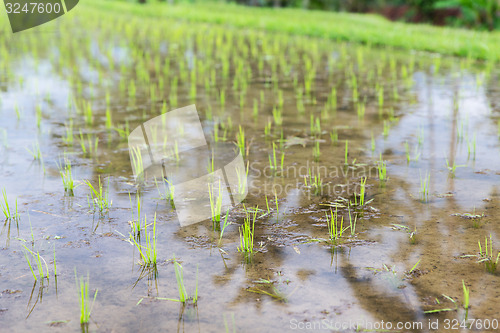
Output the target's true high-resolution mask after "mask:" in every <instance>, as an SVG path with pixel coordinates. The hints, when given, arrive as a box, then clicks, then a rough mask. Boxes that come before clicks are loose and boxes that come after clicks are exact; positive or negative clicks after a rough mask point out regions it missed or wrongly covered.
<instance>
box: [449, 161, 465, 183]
mask: <svg viewBox="0 0 500 333" xmlns="http://www.w3.org/2000/svg"><path fill="white" fill-rule="evenodd" d="M445 160H446V168H447V169H448V171H449V174H450V177H451V178H455V171H456V169H457V168H459V167H463V166H465V165H456V164H455V161H453V163H452V164H451V165H450V163H449V162H448V159H445Z"/></svg>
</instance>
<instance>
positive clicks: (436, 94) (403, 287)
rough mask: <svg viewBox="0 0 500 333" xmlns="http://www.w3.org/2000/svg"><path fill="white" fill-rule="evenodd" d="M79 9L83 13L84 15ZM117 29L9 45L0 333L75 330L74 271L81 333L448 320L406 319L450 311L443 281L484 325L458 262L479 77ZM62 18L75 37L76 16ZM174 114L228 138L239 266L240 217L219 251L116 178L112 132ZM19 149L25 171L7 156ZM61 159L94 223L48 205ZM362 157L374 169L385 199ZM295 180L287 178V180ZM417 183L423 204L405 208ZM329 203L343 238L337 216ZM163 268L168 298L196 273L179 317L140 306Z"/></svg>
mask: <svg viewBox="0 0 500 333" xmlns="http://www.w3.org/2000/svg"><path fill="white" fill-rule="evenodd" d="M82 12H84V13H87V14H89V13H90V14H93V15H94V14H95V15H97V16H96V17H99V15H98V14H97V13H94V11H93V10H92V9H88V8H85V7H84V8H82ZM137 20H138V19H137ZM137 20H136V19H133V20H131V21H130V28H127V29H124V31H123V32H121V33H116V34H114V35H113V36H114V38H115V39H113V40H110V39H109V38H107V37H109V35H110V34H111V31H112V30H113V31H116V29H114V28H115V25H117V26H121V25H123V26H125V22H126V21H127V20H125V19H124V18H121V17H119V16H117V17H116V18H112V19H110V20H109V21H106V20H102V21H100V22H97V21H95V20H91V21H90V23H92V24H93V26H92V28H90V27H89V29H88V31H87V32H85V33H83V32H81V34H82V35H81V36H78V38H79V39H78V41H79V43H82V44H83V45H86V46H87V49H85V48H80V50H81V52H80V53H77V52H75V51H76V50H78V48H77V47H76V46H75V45H74V44H73V43H75V42H71V41H68V40H69V39H68V38H67V37H68V36H66V35H65V32H62V35H61V38H60V39H58V40H54V41H50V42H47V41H45V42H44V41H38V42H37V41H32V44H26V45H28V46H26V47H24V48H21V47H20V45H23V44H22V43H23V42H26V40H19V41H16V40H12V41H10V43H11V44H9V51H11V52H12V57H10V58H9V59H8V64H9V66H8V68H9V71H8V73H7V74H8V75H5V74H4V73H2V75H1V77H2V78H5V80H3V79H2V86H1V87H2V90H1V91H0V101H1V103H0V115H1V117H2V118H1V119H2V120H1V122H0V161H1V164H0V187H1V188H5V189H6V192H7V193H8V197H9V200H10V199H12V200H14V199H15V198H18V201H19V211H20V214H21V220H20V222H19V224H17V223H16V225H14V223H15V222H14V221H5V222H4V223H3V227H2V231H1V234H0V242H1V244H2V256H0V276H1V279H0V292H1V299H2V306H1V308H2V309H3V308H6V309H7V311H2V312H1V313H0V324H1V325H2V327H7V328H8V329H9V330H11V331H23V330H28V329H30V330H31V329H42V330H43V329H44V328H45V327H49V326H53V325H55V324H54V323H56V322H57V323H58V324H57V325H59V326H62V327H65V329H69V327H71V329H75V328H76V329H78V320H77V318H78V298H77V297H78V296H77V289H76V285H75V282H74V275H73V270H74V267H78V271H85V270H87V271H89V273H90V276H91V280H92V286H93V287H94V288H96V289H97V288H98V289H99V295H98V298H97V300H96V304H95V308H94V312H93V313H92V322H91V324H90V326H89V330H90V331H92V330H93V329H97V328H99V330H127V331H151V330H168V331H172V330H177V331H179V332H190V331H199V332H220V331H221V330H224V329H225V328H224V327H227V329H228V330H229V331H232V329H233V327H234V328H235V329H236V330H237V331H240V330H242V331H287V330H292V329H293V328H294V325H295V324H297V325H298V323H306V322H309V323H320V322H321V321H324V320H327V321H328V323H330V324H331V323H348V322H359V321H364V322H380V321H382V320H384V321H385V322H391V323H397V322H409V321H419V322H423V323H426V322H427V320H428V318H440V319H444V318H459V317H461V316H462V313H461V312H460V311H449V312H442V313H437V314H433V315H428V314H425V313H424V311H427V310H430V309H436V308H439V305H438V304H436V301H435V300H436V299H438V298H439V297H441V298H442V296H441V295H442V294H445V295H447V296H450V297H451V298H453V299H454V300H455V301H456V302H457V304H461V302H462V301H461V300H462V297H463V295H462V281H461V280H464V281H465V282H466V283H467V285H469V286H470V287H471V310H470V312H469V316H470V318H495V316H496V317H498V307H496V306H495V305H496V299H497V297H498V296H500V295H499V293H500V292H499V291H497V290H496V289H491V288H490V287H489V286H495V283H498V281H497V276H496V275H492V274H487V273H485V272H484V269H483V266H482V265H481V264H477V263H476V262H475V261H474V260H473V259H471V258H463V257H462V256H463V255H464V254H476V253H477V251H478V249H477V241H478V240H480V239H483V238H484V237H485V236H487V235H489V234H491V235H492V238H493V243H494V244H495V250H496V249H497V248H498V246H497V245H496V244H497V243H498V241H499V235H500V234H499V230H498V226H497V224H496V223H495V218H494V217H495V216H496V214H497V210H498V204H497V201H498V192H499V191H498V188H497V177H498V173H499V172H500V171H499V170H497V168H496V165H497V163H498V162H499V155H498V148H499V146H498V123H497V122H498V111H499V110H498V105H499V102H498V100H497V99H498V88H497V87H496V82H497V76H498V73H497V72H496V71H493V70H492V68H494V67H492V65H490V64H475V63H471V62H469V60H460V59H442V60H440V61H439V62H437V61H436V60H435V59H436V57H435V56H432V55H427V54H408V53H403V52H398V51H394V50H385V49H374V48H371V47H365V46H358V45H349V44H342V43H332V42H329V41H322V40H310V39H305V38H293V37H290V36H280V35H276V36H267V35H264V34H262V33H256V34H253V33H247V32H245V33H243V32H241V35H237V34H235V33H234V32H232V31H231V30H227V29H222V28H217V27H211V30H210V29H209V32H208V33H206V34H205V33H204V32H203V31H204V30H200V29H197V28H196V27H193V26H187V25H185V24H182V23H176V25H175V26H174V27H171V29H173V31H175V32H176V33H172V34H167V35H166V36H163V37H162V38H163V39H164V40H162V41H161V42H158V43H157V45H156V44H155V40H154V38H159V37H158V36H156V34H147V33H144V32H142V33H141V34H140V35H135V34H134V31H136V29H137V30H138V31H142V30H140V29H139V26H140V25H139V23H140V21H137ZM127 23H129V22H128V21H127ZM66 24H67V28H68V29H70V30H71V29H73V30H77V29H78V28H77V25H75V24H76V22H72V21H70V20H68V22H67V23H66ZM112 28H113V29H112ZM144 29H146V28H144ZM144 31H145V32H148V30H147V29H146V30H144ZM210 31H211V32H210ZM186 36H187V37H189V38H185V37H186ZM223 41H225V42H223ZM231 41H232V42H233V43H234V45H237V46H238V47H233V43H231ZM212 44H213V45H212ZM226 44H227V45H226ZM153 45H156V46H153ZM228 45H229V46H228ZM215 46H217V47H215ZM143 49H147V50H149V51H150V53H149V54H150V55H148V53H145V52H143V51H141V52H139V51H138V50H143ZM65 50H66V51H65ZM35 51H36V53H35ZM278 51H279V52H278ZM34 54H36V56H34ZM14 55H16V56H14ZM56 55H57V56H56ZM263 55H266V56H263ZM287 55H288V56H287ZM438 63H439V68H438V69H437V64H438ZM6 67H7V66H4V67H3V68H6ZM193 73H195V74H193ZM196 75H198V78H197V77H196ZM310 78H312V79H310ZM193 80H194V81H193ZM132 82H134V83H132ZM192 82H195V84H193V83H192ZM242 91H243V92H244V93H242ZM356 95H357V96H356ZM193 102H195V103H196V106H197V108H198V110H200V111H201V112H200V114H201V115H202V116H201V122H202V126H203V129H204V130H206V129H209V131H205V132H211V134H212V135H216V137H214V138H210V141H211V143H212V141H213V143H216V142H218V141H219V140H220V142H223V141H228V142H235V141H236V134H237V133H238V131H239V125H241V126H242V128H244V130H245V136H246V138H247V140H246V141H245V144H246V146H247V147H248V148H247V151H248V152H249V154H248V156H246V161H245V163H247V162H248V163H249V164H248V165H249V166H248V168H249V187H250V188H249V194H248V196H247V198H246V200H245V202H244V204H245V207H246V208H253V207H256V206H258V207H259V209H260V211H259V214H258V216H259V217H258V219H257V222H256V227H255V254H254V256H253V262H252V263H251V264H247V263H245V261H244V260H243V257H242V255H241V254H240V253H239V252H238V247H239V246H240V238H239V229H238V227H239V225H241V224H242V222H243V219H244V217H245V211H244V209H243V205H238V206H237V207H235V208H234V209H231V210H230V213H229V218H228V220H229V221H230V222H231V225H229V226H228V227H227V229H225V231H224V234H223V237H222V240H220V233H219V232H214V231H213V230H212V222H211V221H206V222H203V223H200V224H194V225H190V226H188V227H184V228H181V227H180V226H179V223H178V221H177V217H176V213H175V211H173V209H172V206H171V204H170V203H169V202H167V201H166V200H165V198H159V196H160V195H161V191H160V189H158V188H156V186H155V185H154V184H153V183H146V184H145V185H143V186H141V187H139V188H138V187H136V185H135V183H134V179H133V172H132V166H131V164H130V160H129V152H128V147H127V136H128V134H129V131H130V130H131V129H132V130H133V129H134V128H136V127H137V126H140V125H141V124H142V123H143V122H144V121H146V120H147V119H151V118H153V117H154V116H156V115H158V114H160V113H161V112H165V111H166V110H171V109H175V108H177V107H179V106H184V105H189V104H192V103H193ZM255 105H257V107H255ZM89 107H90V109H91V116H90V117H91V119H93V121H91V122H90V121H87V120H88V119H89V118H88V117H87V116H88V115H87V114H86V112H89V111H88V110H89ZM256 108H257V111H258V112H256V111H255V109H256ZM279 109H281V110H282V114H279V112H278V110H279ZM363 113H364V115H363ZM316 119H318V120H316ZM280 122H282V124H281V125H280ZM70 124H72V125H70ZM174 126H175V125H174ZM80 131H81V133H82V134H81V136H80ZM87 134H89V135H90V137H91V138H92V142H95V140H96V139H97V138H98V151H97V153H96V154H83V153H82V147H81V137H86V136H87ZM70 137H71V138H73V141H72V142H73V143H72V144H71V143H70V141H69V138H70ZM372 138H373V139H372ZM346 141H348V145H347V146H348V152H347V153H346V151H345V149H346V148H345V147H346V144H345V142H346ZM220 142H219V143H220ZM316 142H317V143H316ZM34 143H38V144H39V146H40V150H41V154H42V156H43V158H42V159H40V160H33V156H32V155H31V154H30V153H29V152H28V151H27V150H26V148H30V149H32V147H33V144H34ZM273 143H274V146H275V150H277V154H278V159H279V158H280V156H281V152H285V155H284V156H285V157H284V166H285V167H286V168H287V170H288V171H289V172H287V173H285V174H284V176H281V175H279V174H274V173H272V172H271V173H266V172H264V170H266V169H267V172H269V171H270V170H271V171H272V168H271V167H270V164H272V163H273V162H272V158H271V156H270V154H272V151H273ZM84 144H85V142H84ZM318 146H319V150H320V152H319V154H318V153H317V151H316V152H315V151H314V149H315V148H316V147H318ZM316 149H317V148H316ZM346 155H347V156H346ZM65 157H66V158H68V159H69V160H70V161H71V164H72V170H73V177H74V178H75V181H76V183H77V185H79V184H81V182H82V181H83V180H85V179H91V180H96V179H97V177H98V176H100V175H104V176H109V178H110V180H111V184H110V196H111V197H112V198H113V207H112V209H111V210H110V212H109V213H108V214H105V215H104V216H97V215H96V216H93V215H92V214H90V213H89V207H88V205H89V203H88V199H87V195H88V193H87V190H86V188H85V186H81V185H80V186H77V187H76V188H75V191H74V192H75V197H74V198H73V197H69V196H67V195H65V193H64V190H63V187H62V184H61V179H60V173H59V169H58V164H59V165H60V164H61V163H60V161H62V160H63V159H64V158H65ZM379 159H382V160H383V161H387V174H388V178H389V179H388V181H387V182H386V183H385V187H383V186H380V182H379V180H378V176H377V166H378V165H379V164H377V161H378V160H379ZM192 160H193V161H194V160H197V159H196V158H193V159H192ZM200 160H202V159H201V158H200ZM203 160H205V159H203ZM270 160H271V161H270ZM346 161H347V164H348V165H345V162H346ZM314 166H317V167H324V168H325V170H328V172H326V173H325V174H322V182H323V183H322V184H323V185H321V186H322V187H324V188H325V189H326V188H328V187H329V186H331V188H333V186H332V185H336V186H337V187H336V188H337V189H339V192H336V193H333V192H331V191H326V190H325V191H323V192H321V191H317V192H318V193H315V191H314V190H313V189H314V187H312V186H311V184H310V182H311V181H310V179H309V178H307V176H308V175H307V172H308V169H309V168H312V167H314ZM198 167H199V168H202V169H203V170H204V168H205V167H206V166H205V165H202V166H199V165H198ZM300 168H302V170H305V173H304V172H300V171H299V172H297V173H295V174H294V173H292V171H293V170H301V169H300ZM318 170H322V169H318ZM333 171H335V172H333ZM365 175H366V176H368V177H369V179H368V180H367V185H366V191H367V198H369V199H373V201H371V202H370V204H369V207H368V206H367V207H366V208H365V211H364V212H363V213H361V212H359V214H358V215H357V216H358V220H357V225H356V233H355V235H354V236H350V235H347V234H350V231H347V232H346V235H347V236H345V241H343V242H339V243H338V244H337V246H333V247H332V246H331V245H326V244H325V243H324V242H311V239H325V238H326V237H327V233H328V231H327V230H328V229H327V223H326V219H325V214H326V213H329V207H328V206H325V204H330V205H331V204H332V203H342V202H343V203H345V202H347V201H346V200H354V199H356V200H357V199H358V198H359V191H360V179H361V177H363V176H365ZM426 175H429V177H430V178H429V179H430V184H429V201H428V202H421V201H420V200H419V198H420V193H419V192H420V191H421V188H420V187H421V182H422V179H423V178H424V177H425V176H426ZM304 176H306V178H304ZM307 182H309V183H307ZM160 186H162V185H160ZM320 192H321V193H320ZM129 193H131V194H132V195H134V193H139V194H140V195H141V197H142V202H143V206H142V213H143V214H144V215H149V216H152V214H153V213H154V212H156V213H157V216H158V220H157V221H158V225H157V244H158V245H157V246H158V258H159V259H158V266H157V269H155V270H154V271H151V270H148V269H141V266H139V265H138V261H139V257H138V253H137V251H136V249H135V247H134V246H133V244H131V243H130V241H129V237H128V235H129V233H130V224H131V222H133V220H134V216H133V215H132V211H134V212H135V209H136V203H134V204H132V203H131V200H130V199H129ZM355 193H357V195H356V194H355ZM10 202H14V201H10ZM131 206H133V207H132V208H131ZM205 208H206V207H205ZM332 209H333V210H334V209H335V208H332ZM337 209H338V212H339V214H340V215H342V216H344V218H345V221H346V222H345V223H346V226H347V225H348V222H347V221H348V212H349V213H350V212H351V210H347V207H345V206H341V205H340V206H338V207H337ZM466 213H469V214H472V215H475V214H479V215H482V214H484V217H483V216H482V217H481V220H480V221H479V222H478V224H479V227H475V226H474V225H473V222H474V221H473V219H467V218H462V217H460V216H458V215H454V214H462V216H467V215H465V214H466ZM353 214H354V211H353ZM135 218H137V217H135ZM475 222H477V221H475ZM395 225H396V226H395ZM409 235H415V238H413V239H410V237H409ZM412 237H413V236H412ZM32 239H33V242H34V244H35V246H36V248H37V249H38V250H39V251H40V253H41V254H42V255H43V256H44V257H45V258H52V256H53V248H54V246H55V248H56V255H57V270H58V280H59V284H58V285H57V287H55V286H54V288H52V286H51V288H44V287H43V286H40V283H38V285H37V283H35V284H34V285H33V281H32V277H31V273H30V271H29V268H28V267H27V264H26V262H25V260H24V258H23V254H22V245H23V244H24V243H26V242H31V240H32ZM174 255H175V257H176V258H180V259H179V260H180V262H181V263H182V265H183V267H184V282H185V284H186V288H187V289H188V290H194V288H195V284H196V279H195V276H196V275H195V271H196V267H197V265H198V266H199V272H200V274H199V281H198V283H199V301H198V305H197V306H196V307H192V306H183V305H182V304H179V303H177V302H171V301H165V300H159V299H158V298H176V297H177V296H176V295H177V284H176V276H175V272H174V269H173V265H172V262H171V259H172V258H173V257H174ZM417 263H418V265H417V266H415V265H416V264H417ZM412 267H416V268H415V270H414V271H413V272H410V270H411V269H412ZM50 282H51V283H52V281H50ZM497 289H498V288H497ZM15 290H19V291H20V292H19V293H18V292H16V293H11V292H9V291H15ZM56 290H57V291H56ZM42 295H43V302H42ZM233 318H234V319H233ZM68 320H69V322H68ZM48 321H50V322H49V323H48ZM94 325H95V326H94ZM226 325H227V326H226ZM351 331H352V329H351ZM413 331H419V330H418V329H413ZM421 331H429V330H428V329H426V328H425V325H424V328H423V329H422V330H421Z"/></svg>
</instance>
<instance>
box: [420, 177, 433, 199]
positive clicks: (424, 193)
mask: <svg viewBox="0 0 500 333" xmlns="http://www.w3.org/2000/svg"><path fill="white" fill-rule="evenodd" d="M430 180H431V175H430V174H427V173H426V174H425V176H424V178H422V174H420V201H421V202H428V201H429V186H430Z"/></svg>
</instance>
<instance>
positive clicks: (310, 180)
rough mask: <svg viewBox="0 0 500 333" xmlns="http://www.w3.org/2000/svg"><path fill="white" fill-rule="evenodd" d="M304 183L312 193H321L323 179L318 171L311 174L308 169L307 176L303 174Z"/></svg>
mask: <svg viewBox="0 0 500 333" xmlns="http://www.w3.org/2000/svg"><path fill="white" fill-rule="evenodd" d="M304 185H305V186H306V187H309V188H311V190H312V192H313V193H314V195H320V194H322V192H323V180H322V179H321V173H319V172H318V173H317V174H315V175H314V176H313V174H312V171H311V169H309V170H308V174H307V176H304Z"/></svg>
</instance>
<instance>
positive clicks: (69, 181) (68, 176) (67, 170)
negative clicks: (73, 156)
mask: <svg viewBox="0 0 500 333" xmlns="http://www.w3.org/2000/svg"><path fill="white" fill-rule="evenodd" d="M59 174H60V175H61V179H62V182H63V187H64V192H66V193H68V195H69V196H73V195H74V193H73V190H74V188H75V182H74V180H73V175H72V173H71V161H69V160H68V159H66V158H65V159H64V169H61V167H59Z"/></svg>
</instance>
